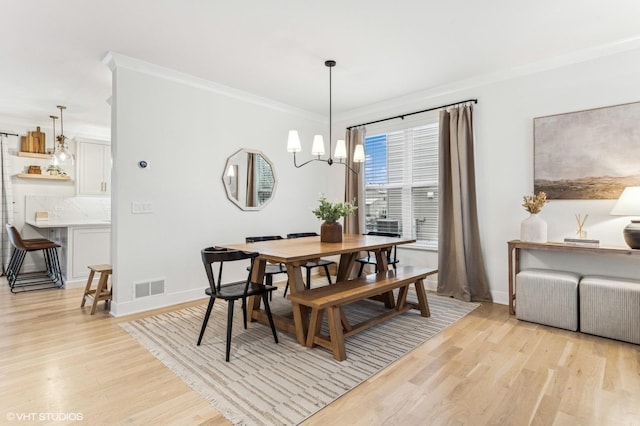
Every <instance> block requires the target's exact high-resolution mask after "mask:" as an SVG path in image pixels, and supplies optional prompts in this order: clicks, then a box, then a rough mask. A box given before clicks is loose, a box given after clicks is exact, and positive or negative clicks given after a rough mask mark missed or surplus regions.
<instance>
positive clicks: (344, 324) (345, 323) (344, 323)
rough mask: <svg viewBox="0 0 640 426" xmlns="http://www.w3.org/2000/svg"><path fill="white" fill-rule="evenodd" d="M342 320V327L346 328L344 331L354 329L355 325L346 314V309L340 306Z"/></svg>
mask: <svg viewBox="0 0 640 426" xmlns="http://www.w3.org/2000/svg"><path fill="white" fill-rule="evenodd" d="M340 321H341V322H342V328H344V331H351V330H353V327H351V324H350V323H349V320H348V319H347V316H346V315H345V314H344V309H342V308H340Z"/></svg>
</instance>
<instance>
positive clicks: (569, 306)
mask: <svg viewBox="0 0 640 426" xmlns="http://www.w3.org/2000/svg"><path fill="white" fill-rule="evenodd" d="M579 281H580V275H578V274H574V273H573V272H564V271H554V270H551V269H526V270H524V271H520V272H518V274H517V275H516V318H518V319H520V320H524V321H530V322H536V323H538V324H544V325H550V326H553V327H558V328H564V329H567V330H572V331H576V330H578V282H579Z"/></svg>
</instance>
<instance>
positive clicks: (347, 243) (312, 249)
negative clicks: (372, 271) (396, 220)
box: [223, 234, 416, 263]
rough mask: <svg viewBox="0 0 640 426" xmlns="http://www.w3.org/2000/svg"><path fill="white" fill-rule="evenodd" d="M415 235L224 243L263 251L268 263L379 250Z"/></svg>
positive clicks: (241, 248) (233, 247) (407, 241)
mask: <svg viewBox="0 0 640 426" xmlns="http://www.w3.org/2000/svg"><path fill="white" fill-rule="evenodd" d="M415 241H416V240H415V239H412V238H397V237H384V236H379V235H360V234H343V236H342V242H340V243H323V242H321V241H320V236H314V237H302V238H288V239H282V240H269V241H257V242H255V243H240V244H224V245H223V247H226V248H230V249H235V250H243V251H251V252H258V253H260V257H261V258H262V259H265V260H267V261H269V262H275V263H292V262H299V261H304V260H311V259H315V258H318V257H325V256H333V255H338V254H345V253H353V252H355V251H363V250H370V251H372V250H377V249H381V248H384V247H390V246H394V245H399V244H410V243H414V242H415Z"/></svg>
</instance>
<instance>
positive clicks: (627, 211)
mask: <svg viewBox="0 0 640 426" xmlns="http://www.w3.org/2000/svg"><path fill="white" fill-rule="evenodd" d="M609 214H610V215H613V216H640V186H629V187H627V188H625V189H624V191H622V195H621V196H620V198H619V199H618V201H617V202H616V204H615V205H614V206H613V208H612V209H611V212H610V213H609ZM622 235H623V236H624V241H625V242H626V243H627V245H628V246H629V247H630V248H632V249H640V220H639V219H632V220H631V223H629V224H628V225H627V226H626V227H625V228H624V230H623V231H622Z"/></svg>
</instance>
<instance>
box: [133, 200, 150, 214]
mask: <svg viewBox="0 0 640 426" xmlns="http://www.w3.org/2000/svg"><path fill="white" fill-rule="evenodd" d="M131 213H133V214H148V213H153V203H152V202H151V201H132V202H131Z"/></svg>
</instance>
